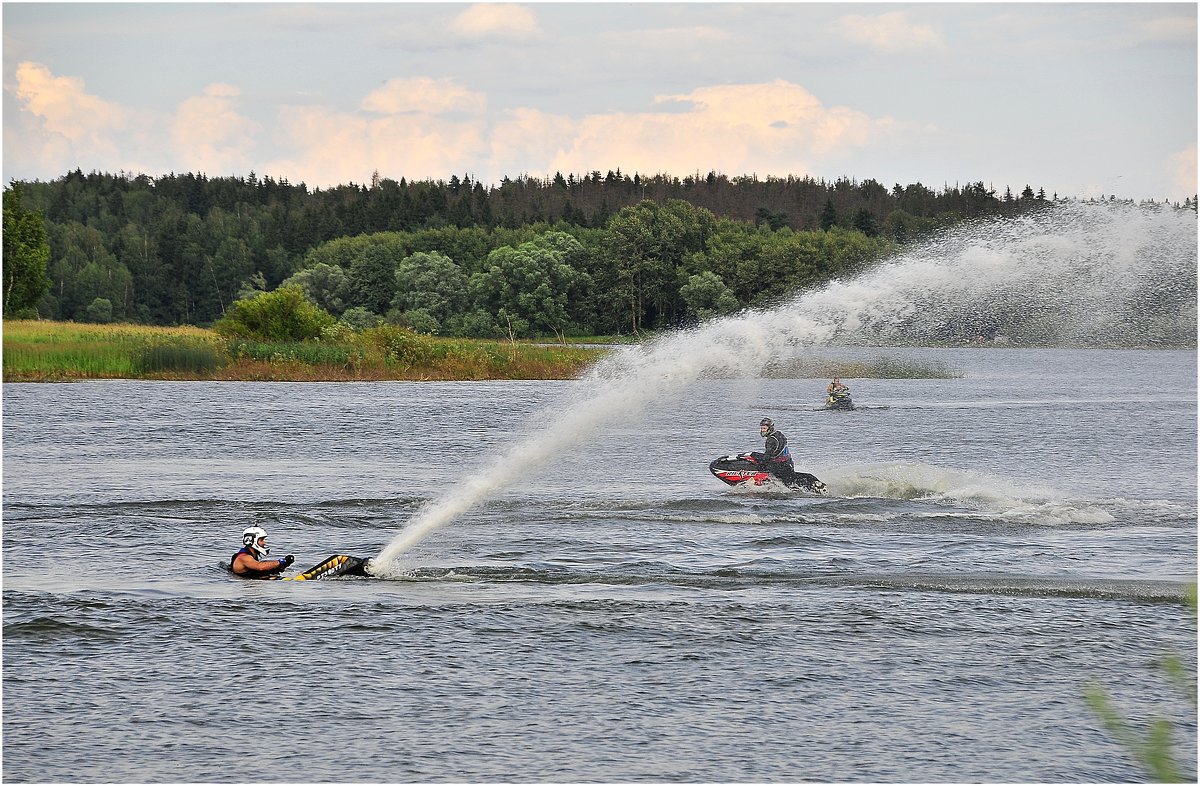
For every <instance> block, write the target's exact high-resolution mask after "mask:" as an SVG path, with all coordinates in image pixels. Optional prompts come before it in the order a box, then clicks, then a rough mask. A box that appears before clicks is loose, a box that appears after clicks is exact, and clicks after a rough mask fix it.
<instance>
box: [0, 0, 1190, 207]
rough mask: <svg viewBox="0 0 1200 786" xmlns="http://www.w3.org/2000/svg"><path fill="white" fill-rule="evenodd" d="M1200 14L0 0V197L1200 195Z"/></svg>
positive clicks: (1078, 7) (1120, 6) (939, 6)
mask: <svg viewBox="0 0 1200 786" xmlns="http://www.w3.org/2000/svg"><path fill="white" fill-rule="evenodd" d="M1196 14H1197V4H1196V3H1194V2H1188V3H1161V4H1156V3H1140V2H1138V3H1054V4H1049V3H1034V2H1027V3H1020V2H1017V3H1013V2H1009V3H995V4H992V3H872V4H866V3H862V4H860V3H779V2H748V3H722V2H706V3H685V4H675V3H647V2H632V3H611V2H602V3H540V2H529V3H499V4H466V3H464V4H458V3H382V2H379V3H281V2H273V3H222V4H216V3H59V2H39V3H19V2H5V3H4V4H3V32H4V37H3V58H4V103H3V122H4V141H3V178H4V182H5V183H8V182H11V181H12V180H23V181H24V180H43V181H48V180H54V179H56V178H59V177H62V176H63V175H65V174H66V173H67V172H69V171H72V170H74V169H76V168H79V169H82V170H83V171H84V172H92V171H97V172H110V173H118V172H125V173H130V174H135V175H136V174H146V175H149V176H151V177H158V176H161V175H165V174H169V173H172V172H174V173H183V172H200V173H204V174H205V175H207V176H209V177H223V176H230V175H234V176H239V177H245V176H248V175H249V174H250V173H252V172H253V173H255V174H257V175H258V176H259V177H263V176H270V177H273V178H275V179H276V180H287V181H289V182H291V183H293V184H296V183H300V182H303V183H305V184H307V185H308V186H309V187H310V188H329V187H332V186H336V185H341V184H347V183H358V184H365V183H370V182H371V178H372V176H373V175H374V174H375V173H378V174H379V176H380V177H385V178H388V177H390V178H393V179H395V180H400V179H401V178H407V179H408V180H424V179H432V180H448V179H449V178H450V177H451V176H452V175H457V176H458V177H459V178H462V177H463V176H469V177H470V178H471V179H472V180H478V181H481V182H483V183H485V184H493V185H494V184H498V183H499V182H500V181H501V180H502V178H504V177H509V178H516V177H519V176H522V175H527V176H532V177H552V176H553V175H554V174H555V173H556V172H560V173H562V174H563V175H564V176H566V175H567V174H570V173H574V174H577V175H578V174H586V173H589V172H592V171H600V172H602V173H607V172H608V171H609V170H613V171H617V170H620V171H621V172H622V173H623V174H629V175H632V174H635V173H640V174H643V175H657V174H666V175H671V176H675V177H685V176H687V175H695V174H697V173H699V174H700V175H702V176H703V175H706V174H707V173H708V172H710V171H711V172H716V173H718V174H724V175H727V176H728V177H730V178H734V177H739V176H743V175H750V176H757V177H759V178H766V177H788V176H797V177H803V176H809V177H813V178H817V179H824V180H827V181H831V180H836V179H838V178H849V179H852V180H856V181H859V182H862V181H864V180H868V179H874V180H877V181H879V182H880V183H882V184H884V186H886V187H888V188H891V187H892V186H893V185H895V184H900V185H909V184H913V183H922V184H924V185H926V186H928V187H930V188H932V189H934V190H939V189H942V188H944V187H947V186H954V185H956V184H959V185H966V184H968V183H974V182H983V183H984V184H985V185H987V186H990V187H992V188H995V189H996V190H997V192H998V193H1000V194H1003V193H1004V190H1005V188H1011V189H1012V190H1013V192H1014V193H1015V194H1016V193H1020V191H1021V190H1022V189H1023V188H1024V187H1025V186H1026V185H1029V186H1031V187H1032V188H1033V189H1034V191H1037V190H1038V189H1039V188H1041V189H1044V190H1045V192H1046V194H1047V196H1051V195H1055V194H1057V195H1058V196H1062V197H1080V198H1087V197H1099V196H1103V195H1116V196H1117V197H1120V198H1130V199H1137V200H1142V199H1155V200H1159V201H1161V200H1164V199H1167V200H1171V201H1182V200H1183V199H1185V198H1187V197H1191V196H1193V195H1194V194H1195V193H1196V191H1197V186H1196V182H1197V174H1196V140H1197V82H1196V72H1197V29H1196Z"/></svg>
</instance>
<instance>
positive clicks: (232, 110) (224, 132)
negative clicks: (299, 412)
mask: <svg viewBox="0 0 1200 786" xmlns="http://www.w3.org/2000/svg"><path fill="white" fill-rule="evenodd" d="M240 96H241V91H240V90H239V89H238V88H236V87H234V86H233V85H228V84H222V83H214V84H211V85H209V86H208V87H206V88H205V89H204V92H203V94H201V95H199V96H192V97H191V98H188V99H186V100H184V101H183V103H181V104H180V105H179V108H178V109H177V110H176V112H175V118H174V120H173V122H172V123H171V143H172V145H173V146H174V148H175V153H176V155H177V156H178V157H179V158H180V159H181V160H182V161H184V162H185V164H186V168H188V169H190V170H196V171H200V172H207V173H210V174H213V175H225V174H234V173H243V174H244V173H245V172H248V171H249V170H251V169H253V168H254V164H253V161H254V159H253V158H252V155H251V154H252V153H253V150H254V147H255V136H256V135H257V134H258V133H260V132H261V131H262V127H261V126H260V125H259V124H258V123H255V122H254V121H252V120H249V119H247V118H245V117H243V116H242V115H240V114H238V112H237V109H236V103H237V99H238V97H240Z"/></svg>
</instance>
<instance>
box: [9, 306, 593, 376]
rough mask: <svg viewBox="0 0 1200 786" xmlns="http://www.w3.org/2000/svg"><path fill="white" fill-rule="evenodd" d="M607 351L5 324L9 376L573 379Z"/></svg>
mask: <svg viewBox="0 0 1200 786" xmlns="http://www.w3.org/2000/svg"><path fill="white" fill-rule="evenodd" d="M606 352H607V350H605V349H603V348H591V347H585V346H578V345H573V346H555V345H547V344H534V343H525V342H520V341H487V340H477V339H450V338H439V337H435V336H425V335H421V334H418V333H413V332H411V331H408V330H403V329H401V328H395V327H391V326H385V327H382V328H377V329H373V330H370V331H363V332H362V333H353V332H347V333H345V334H342V335H338V336H336V337H332V338H331V340H328V341H312V342H309V341H305V342H285V343H269V342H254V341H243V340H230V339H225V338H223V337H221V336H219V335H218V334H217V333H216V332H214V331H212V330H207V329H204V328H195V327H148V326H145V325H129V324H111V325H93V324H85V323H74V322H52V321H47V320H5V321H4V381H5V382H70V381H73V380H82V379H174V380H183V379H196V380H218V381H220V380H225V381H289V382H356V381H375V380H379V381H383V380H487V379H573V378H575V377H577V376H578V375H579V374H580V372H581V371H583V369H585V368H586V367H587V366H589V365H591V364H592V363H594V362H596V361H597V360H599V359H600V358H601V357H603V356H604V355H605V353H606Z"/></svg>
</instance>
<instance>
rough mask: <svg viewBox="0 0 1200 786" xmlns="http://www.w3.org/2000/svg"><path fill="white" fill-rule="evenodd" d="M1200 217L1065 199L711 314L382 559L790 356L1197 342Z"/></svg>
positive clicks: (409, 530) (498, 465)
mask: <svg viewBox="0 0 1200 786" xmlns="http://www.w3.org/2000/svg"><path fill="white" fill-rule="evenodd" d="M1196 256H1197V254H1196V214H1195V213H1194V212H1192V211H1180V210H1173V209H1169V208H1144V207H1136V206H1132V205H1114V204H1084V203H1064V204H1058V205H1054V206H1053V207H1051V208H1049V209H1047V210H1046V211H1043V212H1040V213H1038V214H1036V215H1028V216H1025V217H1022V218H1019V219H1013V220H997V221H991V222H985V223H980V224H974V225H971V226H968V227H964V228H960V229H958V230H956V231H954V232H952V233H950V234H949V235H947V236H946V237H943V238H939V239H938V240H935V241H933V242H931V243H928V244H926V245H924V246H921V247H918V248H914V249H911V250H908V251H906V252H904V253H902V254H900V255H898V256H897V257H896V258H894V259H893V260H891V261H889V262H888V263H886V264H884V265H881V266H878V267H876V268H873V269H872V270H871V271H869V272H867V273H866V274H864V275H862V276H860V277H859V278H857V279H855V280H853V281H849V282H834V283H831V284H829V285H827V286H825V287H824V288H822V289H820V290H817V291H813V292H808V293H804V294H802V295H800V296H798V297H796V298H794V299H793V300H791V301H789V302H787V303H785V304H783V305H781V306H778V307H776V308H773V309H770V310H767V311H747V312H743V313H742V314H739V315H737V316H731V317H725V318H721V319H716V320H712V321H710V322H707V323H705V324H703V325H701V326H700V327H699V328H696V329H693V330H690V331H686V332H680V333H674V334H670V335H667V336H664V337H662V338H659V339H657V340H655V341H652V342H649V343H647V344H645V345H642V346H637V347H629V348H625V349H622V350H620V351H618V352H616V353H614V354H613V355H612V356H610V357H608V358H607V359H605V360H604V361H602V362H600V363H599V364H597V365H596V366H595V367H594V368H593V369H592V370H591V371H590V372H589V373H588V374H586V375H585V376H584V377H582V378H581V379H580V380H578V381H577V382H576V383H575V384H574V385H573V386H572V388H571V389H570V391H569V392H568V393H567V394H566V395H565V396H564V397H563V399H562V400H560V401H559V402H558V403H556V404H554V405H552V406H551V407H550V408H549V410H548V411H545V412H542V413H539V414H538V415H537V416H536V419H537V421H538V422H540V423H543V424H544V423H547V422H549V423H553V424H554V425H553V427H552V428H542V429H539V430H538V431H537V432H536V433H533V434H530V435H528V436H525V437H524V438H522V439H520V440H519V441H518V442H516V443H515V444H514V445H513V446H512V447H511V448H509V449H508V450H506V451H503V452H502V454H501V455H499V456H497V457H495V459H494V460H493V461H492V462H490V464H488V465H486V466H484V467H483V468H482V469H481V470H480V471H479V472H477V473H476V474H475V475H474V476H473V477H471V478H470V479H469V480H467V481H465V482H463V483H461V484H459V485H457V486H455V487H454V488H452V489H450V490H449V491H447V492H446V493H445V494H443V495H442V496H441V497H440V498H438V499H435V500H433V501H431V502H430V503H428V504H427V505H425V506H424V507H423V508H421V509H420V510H419V511H417V513H416V515H415V516H414V517H413V519H412V521H410V522H409V524H408V526H407V527H405V529H404V530H403V531H402V532H401V533H400V534H399V535H398V536H397V537H396V538H395V539H394V540H393V541H392V542H391V543H389V544H388V545H387V547H386V548H384V549H383V551H382V552H380V554H379V555H378V556H377V557H375V558H374V559H373V560H372V571H373V572H376V573H386V572H388V571H389V570H391V569H394V568H395V565H394V563H395V561H396V560H397V558H398V557H399V556H400V555H401V554H403V553H404V552H405V551H407V550H408V549H409V548H411V547H412V546H413V545H415V544H416V543H418V542H419V541H421V540H422V539H424V538H425V537H426V536H427V535H429V534H430V533H431V532H433V531H435V530H437V529H438V528H440V527H442V526H444V525H446V524H447V523H449V522H450V521H452V520H454V518H455V517H457V516H458V515H460V514H462V513H464V512H466V511H467V510H469V509H471V508H472V507H474V506H476V505H478V504H480V503H481V502H483V501H485V500H487V499H489V498H490V497H491V496H493V495H494V494H495V493H497V492H498V491H499V490H501V489H503V488H505V487H507V486H509V485H510V484H511V483H513V482H514V481H516V480H517V479H518V478H520V477H521V476H524V475H526V474H527V473H529V472H530V471H531V470H534V469H536V468H538V467H539V466H541V465H542V464H543V463H545V462H546V461H548V460H549V459H551V458H553V457H555V456H558V455H560V454H561V453H562V452H563V451H564V450H566V449H567V448H569V447H571V446H573V445H576V444H578V443H580V442H583V441H584V440H585V439H587V438H588V437H589V436H590V435H591V434H592V432H594V431H595V430H596V429H598V428H600V427H602V426H604V425H606V424H608V423H610V422H612V421H614V420H617V419H620V418H624V417H627V416H628V415H629V414H630V413H633V412H639V411H641V410H642V409H644V408H645V407H646V405H647V404H649V403H650V402H652V401H654V400H657V399H659V398H662V397H664V396H667V395H670V394H672V393H675V392H677V391H678V390H680V389H682V388H684V387H686V386H687V385H689V384H691V383H692V382H694V381H695V380H697V379H699V378H701V377H704V376H710V377H742V378H744V377H755V376H758V375H760V374H761V373H762V371H763V370H764V368H766V366H767V365H768V364H769V363H771V362H772V361H773V360H777V359H779V357H780V355H781V354H783V353H786V350H787V348H788V347H812V346H830V345H873V346H888V345H894V344H908V343H919V342H930V341H946V340H959V339H972V338H974V337H975V336H977V335H986V336H988V337H989V338H992V337H994V336H997V335H1004V336H1007V337H1008V338H1009V339H1010V340H1013V341H1014V342H1019V343H1026V344H1038V345H1043V346H1048V345H1057V346H1158V345H1169V344H1174V345H1179V344H1187V345H1194V342H1195V337H1196Z"/></svg>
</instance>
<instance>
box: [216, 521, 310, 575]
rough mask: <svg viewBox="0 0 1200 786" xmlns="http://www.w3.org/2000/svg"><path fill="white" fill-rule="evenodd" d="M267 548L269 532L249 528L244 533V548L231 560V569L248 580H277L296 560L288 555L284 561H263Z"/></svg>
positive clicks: (258, 528) (269, 551)
mask: <svg viewBox="0 0 1200 786" xmlns="http://www.w3.org/2000/svg"><path fill="white" fill-rule="evenodd" d="M270 553H271V550H270V549H269V548H267V531H266V530H265V529H263V528H262V527H247V528H246V529H245V530H243V531H242V548H241V549H239V550H238V551H237V552H236V553H235V554H234V555H233V556H232V557H230V558H229V569H230V570H231V571H233V573H234V574H235V575H238V576H241V577H243V578H247V579H269V578H275V577H276V576H278V575H279V573H281V572H282V571H283V570H284V569H285V568H287V566H288V565H291V564H292V563H293V562H295V561H296V558H295V557H293V556H292V555H291V554H288V555H287V556H286V557H284V558H283V559H263V558H264V557H266V556H267V555H268V554H270Z"/></svg>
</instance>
